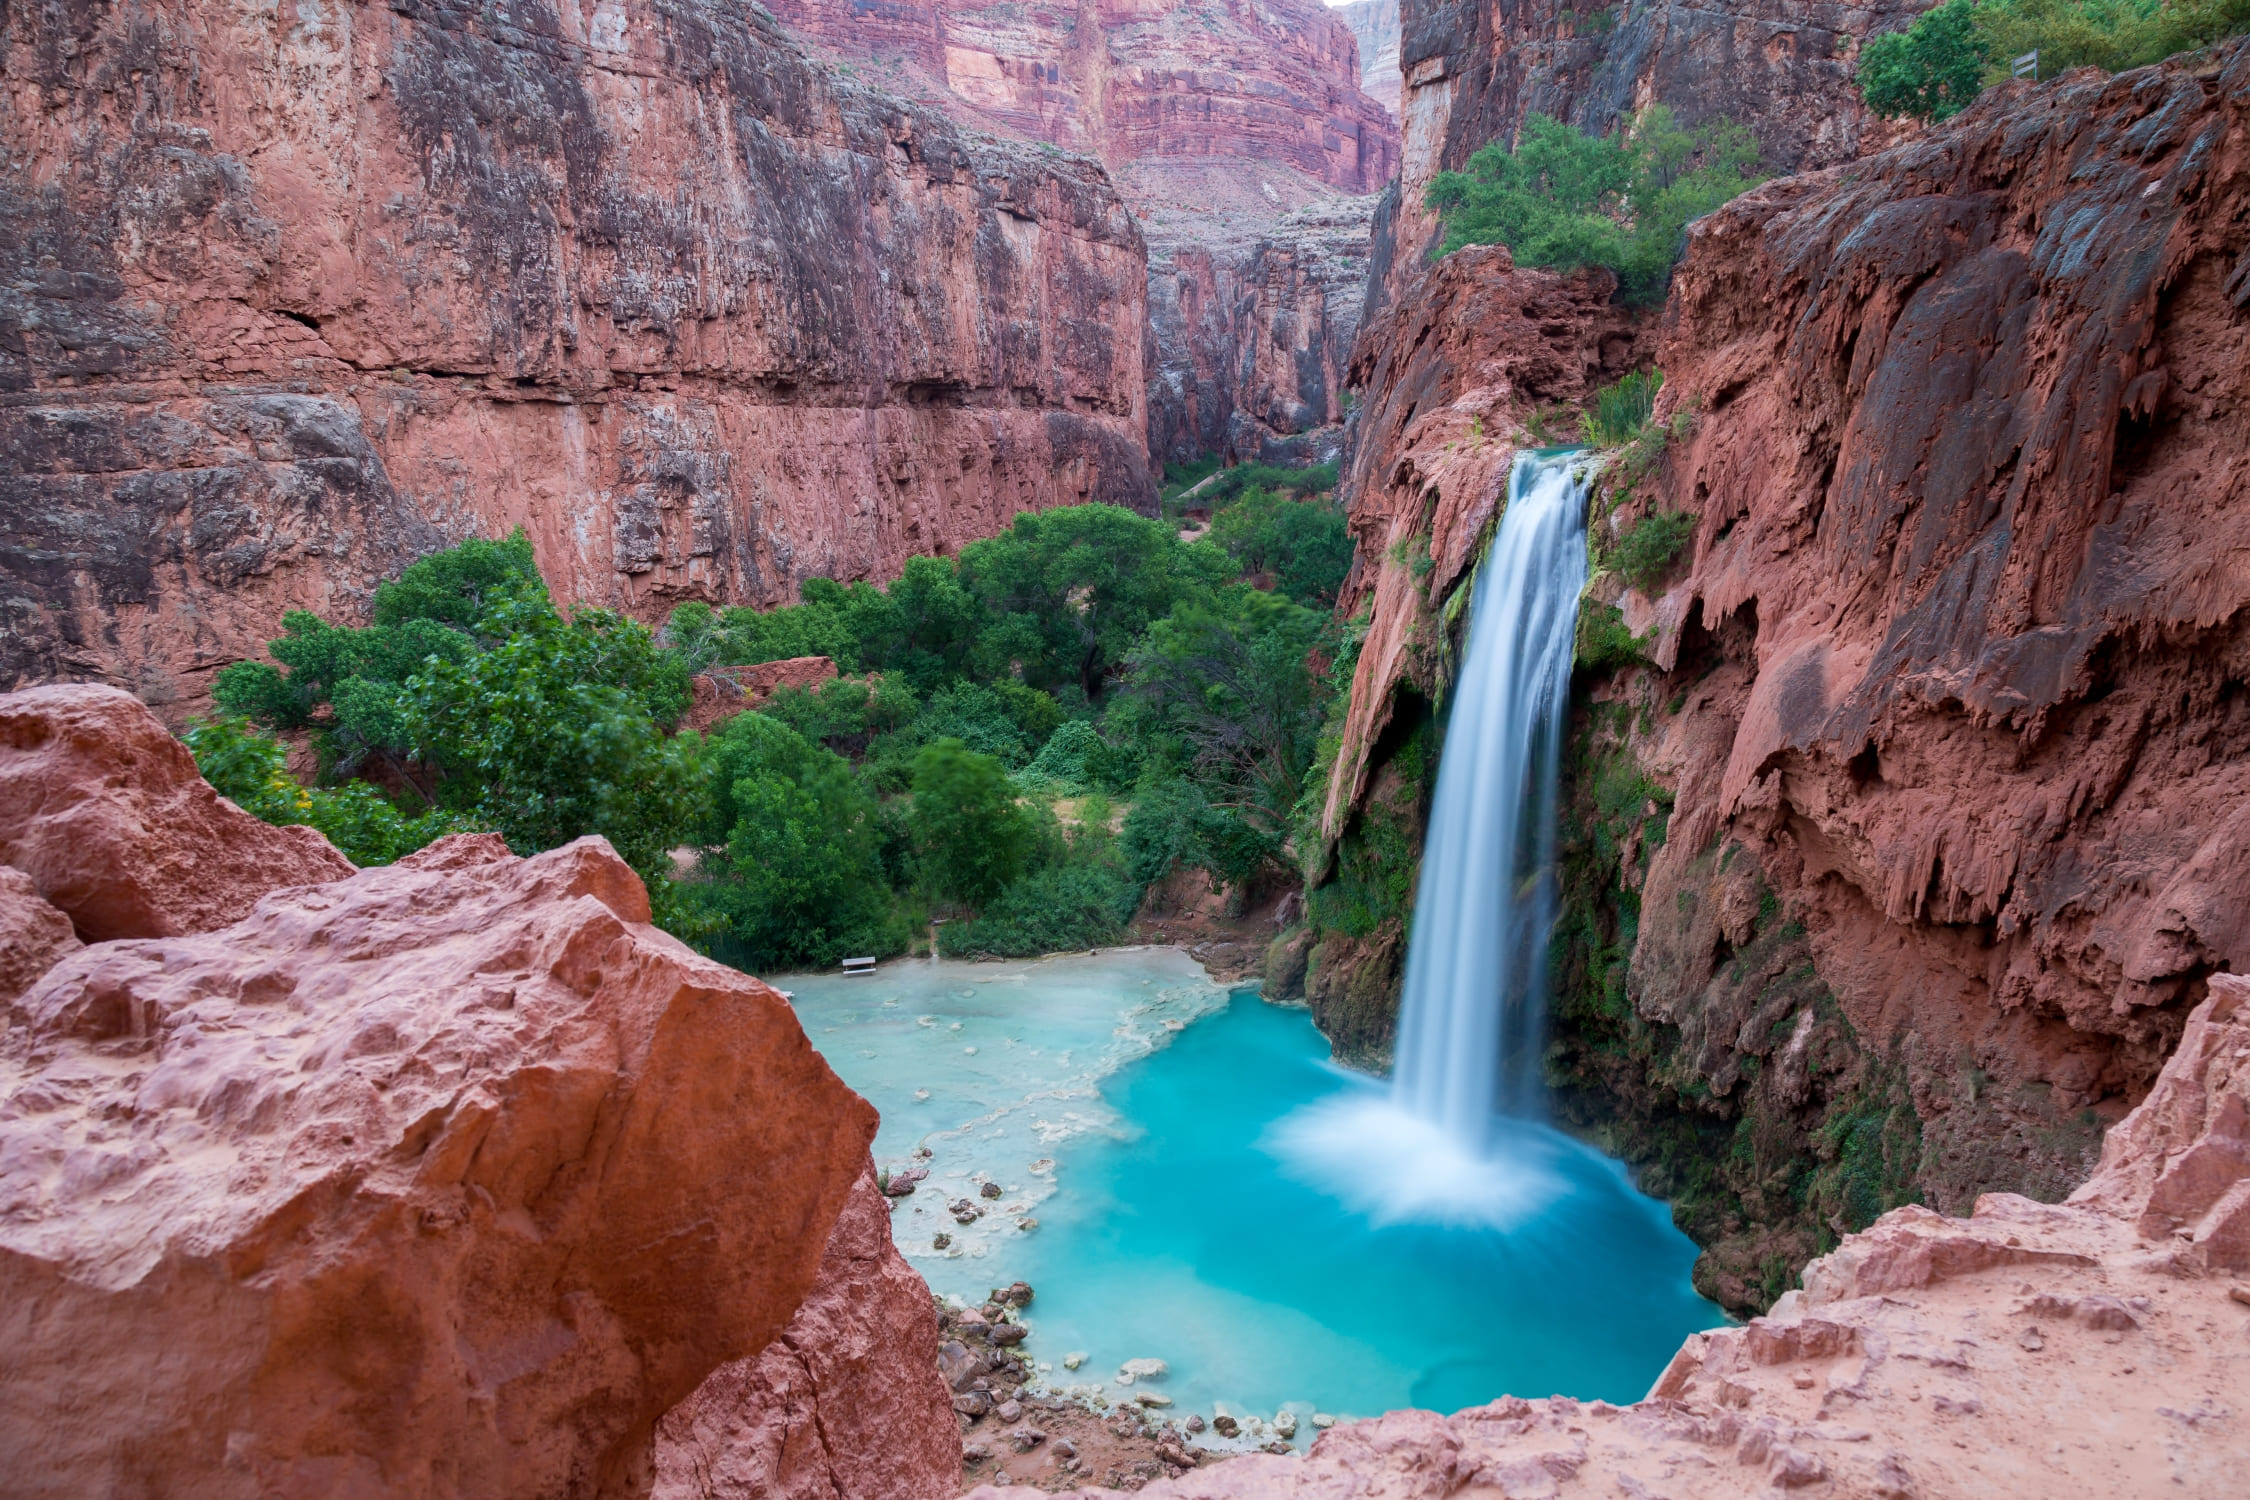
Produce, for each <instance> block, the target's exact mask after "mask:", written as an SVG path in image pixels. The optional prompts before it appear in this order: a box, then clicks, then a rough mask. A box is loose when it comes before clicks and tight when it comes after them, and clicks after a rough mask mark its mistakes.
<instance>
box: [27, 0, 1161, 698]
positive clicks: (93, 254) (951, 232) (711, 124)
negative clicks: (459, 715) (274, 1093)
mask: <svg viewBox="0 0 2250 1500" xmlns="http://www.w3.org/2000/svg"><path fill="white" fill-rule="evenodd" d="M0 67H4V78H5V86H6V88H7V90H8V94H9V99H10V104H9V107H8V109H7V110H6V112H5V114H4V116H0V141H4V142H5V145H6V148H7V165H6V167H5V169H4V171H5V178H4V180H0V265H4V268H5V274H4V275H0V281H4V282H5V283H6V285H7V286H8V288H9V290H8V292H7V293H6V294H5V297H4V298H0V453H4V454H5V460H4V461H0V496H4V497H5V498H4V499H0V533H4V535H5V541H4V543H0V569H4V570H5V574H6V578H7V583H8V592H9V595H10V603H9V605H8V609H9V611H10V618H9V620H8V628H7V630H6V632H5V634H4V636H0V685H6V684H12V683H16V682H22V681H36V680H39V679H41V678H49V677H57V676H99V677H105V678H108V679H110V680H112V681H116V682H119V683H122V684H125V685H128V686H132V687H134V688H136V689H137V690H139V691H140V692H141V693H142V694H143V695H144V696H146V697H147V698H149V699H150V700H151V701H155V702H165V701H171V700H176V699H191V700H192V699H194V698H196V697H197V696H198V695H200V693H201V692H202V691H203V690H204V689H205V687H206V685H207V682H208V678H207V675H206V674H207V673H208V672H209V671H210V670H212V669H214V668H216V667H217V666H219V665H222V664H224V663H225V662H227V661H230V660H233V659H237V658H240V657H243V656H248V655H254V654H256V652H257V651H258V650H259V648H260V647H261V645H262V642H263V640H264V639H265V638H266V637H267V636H269V635H272V634H275V633H277V631H278V623H279V617H280V614H281V612H282V611H283V610H284V609H285V608H289V607H307V608H313V609H317V610H320V611H322V612H324V613H327V614H330V615H334V616H341V617H346V618H349V617H352V616H353V615H354V614H355V612H356V610H357V609H358V607H359V605H360V603H361V601H362V600H363V599H364V598H365V596H366V594H367V592H368V591H369V589H370V588H371V586H372V585H373V583H375V582H376V581H378V580H380V579H381V578H382V577H384V576H386V575H387V574H389V573H393V572H395V571H396V570H397V569H398V568H399V567H401V566H402V565H404V564H405V563H406V562H408V561H411V560H412V559H413V558H414V557H415V556H417V555H419V554H421V553H423V552H426V551H428V550H430V549H432V548H435V547H437V546H439V545H442V544H443V543H445V542H446V541H448V540H451V539H454V538H458V537H460V536H463V535H467V534H470V533H483V534H496V533H500V532H504V531H505V530H506V529H507V528H509V527H512V526H515V525H519V524H520V525H523V526H525V527H526V528H527V529H528V530H529V531H530V533H531V535H532V538H533V542H534V545H535V547H536V549H537V551H538V555H539V561H540V565H541V567H542V569H543V570H544V571H545V572H546V574H547V576H548V579H549V581H550V582H551V583H552V584H553V585H554V587H555V589H556V591H557V592H558V594H560V595H563V596H566V597H577V598H582V599H587V600H591V601H594V602H599V603H607V604H616V605H622V606H624V607H627V608H629V609H633V610H635V611H638V612H642V613H656V612H661V611H662V610H664V609H666V608H667V607H668V606H669V603H670V602H671V601H672V600H674V599H676V598H679V597H682V596H689V595H693V596H700V597H706V598H712V599H717V600H721V601H737V602H748V603H755V604H772V603H778V602H782V601H785V600H787V599H789V598H791V597H793V595H794V590H795V587H796V584H797V583H798V581H799V580H801V579H803V578H806V577H810V576H815V575H820V576H834V577H840V578H856V577H871V578H882V577H885V576H888V575H890V574H893V573H895V572H896V570H897V569H898V567H899V566H900V564H901V562H902V560H903V559H904V558H906V557H907V556H910V555H912V554H914V553H917V552H931V551H942V550H945V549H948V548H951V547H953V546H956V545H958V544H959V543H960V542H962V541H964V540H967V539H971V538H974V537H977V536H982V535H986V534H989V533H990V532H992V531H994V530H996V529H998V528H999V527H1001V526H1002V525H1004V524H1005V523H1006V522H1007V520H1008V519H1009V517H1011V516H1012V515H1013V514H1014V513H1015V512H1017V511H1018V510H1022V509H1035V508H1039V507H1042V506H1046V505H1051V504H1056V503H1062V502H1067V501H1076V500H1088V499H1101V500H1110V501H1116V502H1119V503H1124V504H1135V505H1138V504H1145V503H1149V502H1150V501H1151V500H1152V498H1153V494H1152V491H1151V488H1150V485H1149V480H1148V470H1147V464H1146V458H1145V447H1144V428H1145V417H1144V412H1143V403H1144V401H1145V379H1144V375H1143V369H1142V336H1143V327H1144V324H1145V321H1146V319H1145V295H1146V293H1145V276H1146V266H1145V252H1144V250H1143V248H1142V242H1141V238H1140V234H1139V232H1138V230H1137V228H1136V227H1135V226H1134V224H1133V222H1132V220H1131V217H1130V216H1129V215H1128V214H1127V213H1126V212H1125V210H1124V207H1123V205H1122V204H1121V203H1120V201H1119V199H1118V198H1117V196H1116V193H1115V192H1114V190H1113V189H1112V188H1111V187H1110V185H1109V184H1108V183H1107V182H1106V181H1105V180H1104V179H1103V177H1102V175H1101V173H1100V171H1099V170H1098V169H1097V168H1095V167H1093V166H1092V165H1090V164H1088V163H1084V162H1078V161H1073V160H1069V159H1065V158H1055V157H1050V156H1047V155H1043V154H1041V153H1040V152H1038V151H1036V150H1034V149H1032V148H1030V147H1027V146H1025V145H1023V144H1021V143H1010V142H1004V141H994V140H990V139H986V138H983V137H979V136H976V135H973V134H970V133H967V132H965V131H963V130H962V129H961V128H959V127H958V126H956V125H954V124H952V123H950V122H949V121H948V120H947V119H946V117H945V116H944V115H943V114H941V113H939V112H937V111H933V110H930V109H927V108H920V107H916V106H913V105H910V104H907V103H904V102H902V101H900V100H898V99H896V98H893V97H891V96H889V95H886V94H883V93H880V92H878V91H875V90H873V89H870V88H868V87H865V86H863V85H862V84H859V83H857V82H853V81H849V80H844V79H840V78H839V77H837V76H836V75H835V74H834V73H833V72H832V71H830V70H828V69H827V68H825V67H824V66H823V65H820V64H817V63H815V62H813V61H811V60H809V59H808V58H807V57H806V56H805V55H804V54H803V52H802V51H801V50H800V49H799V48H798V47H797V46H796V45H795V44H794V43H792V42H791V41H790V40H789V39H787V38H786V37H785V36H784V34H783V33H782V32H781V31H780V29H779V28H778V27H777V26H776V25H775V24H774V23H773V22H772V21H771V20H770V18H768V17H767V16H766V15H765V14H764V13H763V12H762V11H760V10H759V9H758V8H757V7H754V6H750V7H741V6H713V5H708V4H704V3H701V0H689V3H686V4H679V5H670V4H667V5H662V6H650V5H646V4H642V3H639V0H630V3H625V4H612V5H603V6H599V7H595V8H592V9H584V10H581V9H578V8H574V7H569V6H565V7H562V8H560V9H556V8H551V7H548V6H546V5H544V4H540V3H534V4H531V5H529V6H522V5H518V6H510V7H497V8H496V7H493V6H490V5H486V4H483V3H481V0H429V3H424V0H412V3H401V4H396V5H388V6H386V5H376V4H369V3H346V4H343V5H341V6H338V7H329V8H323V9H318V10H304V9H301V8H300V9H284V10H283V11H281V12H278V13H276V14H275V15H274V16H273V17H271V18H269V19H267V20H263V21H259V22H257V23H255V24H252V23H248V22H244V21H243V20H242V19H241V18H240V17H238V16H236V15H235V14H234V13H233V12H231V11H228V10H226V9H224V8H223V7H218V6H215V5H212V4H209V3H206V0H158V3H154V4H150V5H141V6H135V7H131V8H112V7H106V6H86V7H76V8H68V7H66V8H63V9H55V8H51V7H50V8H48V9H43V10H42V9H37V8H33V9H28V10H27V9H24V8H22V7H17V8H15V9H13V10H11V11H9V12H8V13H7V16H6V18H5V21H4V23H0Z"/></svg>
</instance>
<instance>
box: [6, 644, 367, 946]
mask: <svg viewBox="0 0 2250 1500" xmlns="http://www.w3.org/2000/svg"><path fill="white" fill-rule="evenodd" d="M0 865H10V866H13V867H14V868H16V869H18V870H20V871H22V872H23V873H24V874H26V875H28V876H29V877H31V880H32V882H33V884H34V885H35V886H36V888H37V893H38V894H39V895H40V896H41V897H43V898H44V899H45V900H46V901H47V902H49V903H51V904H52V905H53V906H55V907H56V908H58V909H60V910H61V911H62V912H63V913H64V914H65V915H66V916H68V917H69V918H70V921H71V924H72V925H73V926H74V927H75V928H76V929H77V933H78V936H79V937H81V938H83V939H84V940H85V941H87V942H102V941H105V940H107V939H112V938H153V937H177V936H182V935H185V934H188V933H197V932H210V931H212V930H213V929H215V928H220V927H225V926H228V925H229V924H231V923H234V922H238V921H240V920H241V919H242V918H243V917H246V916H248V915H249V913H250V908H251V907H252V906H254V905H256V904H257V902H258V899H259V898H260V897H261V896H264V895H265V894H266V893H267V892H269V891H273V890H277V889H280V888H283V887H286V886H297V885H317V884H320V883H322V882H324V881H330V880H339V879H342V878H343V877H344V876H346V875H349V874H351V873H352V864H351V861H349V860H347V859H345V858H344V856H343V855H341V854H338V853H337V852H336V850H335V849H334V848H333V847H331V846H330V844H329V843H328V841H327V840H326V839H324V838H322V837H321V836H320V835H319V834H317V833H315V832H313V831H312V830H311V829H309V828H276V827H274V826H273V825H271V824H269V823H262V822H260V821H259V820H258V819H256V818H253V817H251V816H250V815H249V814H248V813H246V812H244V811H242V810H241V809H240V808H238V807H236V806H235V805H234V804H233V803H231V802H229V801H227V800H226V799H225V798H224V797H221V796H220V795H219V794H218V793H217V792H215V791H213V790H212V789H211V786H210V783H208V782H206V781H205V780H204V779H203V777H202V776H201V774H200V773H198V772H197V771H196V769H195V757H194V756H192V755H190V754H188V751H187V747H186V746H185V745H183V744H181V743H180V742H179V741H178V740H177V739H175V738H173V737H172V736H171V735H170V734H169V733H167V732H166V731H165V729H164V726H163V725H162V724H159V723H158V722H157V721H156V719H155V717H154V716H153V715H151V714H150V713H149V711H148V710H147V708H145V707H144V706H142V704H141V702H140V701H139V700H138V699H136V698H135V697H133V695H132V694H130V693H126V692H120V691H119V690H118V689H116V688H110V687H100V686H94V685H85V684H80V685H58V686H54V687H44V688H33V689H30V690H28V691H25V692H21V693H11V694H9V695H7V696H6V697H0Z"/></svg>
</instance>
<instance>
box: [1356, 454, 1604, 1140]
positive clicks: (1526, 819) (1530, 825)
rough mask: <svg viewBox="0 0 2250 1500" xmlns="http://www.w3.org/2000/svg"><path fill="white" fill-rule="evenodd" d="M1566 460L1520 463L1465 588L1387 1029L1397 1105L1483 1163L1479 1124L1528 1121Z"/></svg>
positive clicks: (1567, 531) (1548, 898)
mask: <svg viewBox="0 0 2250 1500" xmlns="http://www.w3.org/2000/svg"><path fill="white" fill-rule="evenodd" d="M1587 482H1588V481H1587V477H1586V473H1585V469H1584V466H1583V465H1581V464H1579V463H1578V462H1577V461H1576V458H1575V455H1571V454H1563V455H1540V454H1536V453H1521V454H1518V455H1517V456H1516V462H1515V467H1514V469H1513V470H1512V471H1510V473H1509V475H1508V508H1507V511H1506V512H1505V513H1504V514H1503V515H1502V516H1501V518H1500V534H1499V535H1498V536H1497V537H1495V538H1494V539H1493V543H1492V550H1491V552H1490V553H1489V554H1488V555H1487V556H1486V558H1485V560H1484V565H1483V567H1482V569H1481V570H1480V571H1479V573H1478V575H1477V579H1476V585H1475V586H1476V594H1475V596H1474V597H1473V598H1472V600H1471V601H1470V608H1471V614H1470V619H1469V641H1468V647H1467V649H1466V650H1465V651H1464V652H1463V653H1462V659H1461V669H1460V673H1459V679H1458V686H1457V687H1456V688H1455V689H1454V701H1453V711H1452V715H1451V717H1450V718H1449V719H1448V720H1447V721H1446V729H1445V753H1444V756H1443V757H1442V758H1441V759H1440V761H1439V763H1438V784H1437V798H1436V801H1435V802H1434V803H1433V805H1432V806H1431V809H1430V831H1429V837H1428V840H1427V841H1426V843H1425V844H1424V846H1423V853H1422V878H1421V883H1420V885H1419V886H1418V888H1417V892H1418V893H1417V895H1416V897H1415V908H1414V925H1413V930H1412V932H1411V934H1410V936H1409V940H1408V944H1407V950H1406V988H1405V993H1404V996H1403V1000H1402V1005H1401V1010H1400V1016H1399V1043H1398V1073H1397V1078H1396V1081H1395V1082H1394V1084H1393V1091H1394V1095H1395V1097H1396V1099H1397V1101H1398V1103H1399V1104H1400V1105H1401V1106H1402V1107H1404V1108H1406V1109H1407V1110H1410V1111H1411V1112H1413V1113H1414V1114H1416V1115H1419V1116H1421V1117H1422V1118H1423V1119H1426V1120H1429V1121H1431V1122H1432V1123H1433V1124H1436V1125H1437V1126H1439V1127H1440V1128H1441V1129H1443V1130H1444V1131H1445V1133H1446V1134H1447V1135H1448V1136H1450V1137H1451V1138H1452V1139H1453V1140H1454V1141H1455V1142H1457V1143H1459V1144H1460V1145H1461V1146H1463V1147H1465V1148H1467V1149H1469V1150H1471V1151H1476V1150H1479V1149H1481V1148H1482V1146H1483V1144H1484V1140H1485V1134H1486V1131H1487V1128H1488V1125H1489V1122H1490V1121H1491V1118H1492V1116H1493V1114H1494V1113H1495V1112H1496V1111H1497V1112H1500V1113H1506V1114H1514V1115H1525V1114H1534V1113H1537V1112H1538V1105H1539V1101H1540V1099H1541V1098H1542V1096H1543V1088H1542V1085H1541V1080H1540V1053H1541V1051H1542V1049H1543V1048H1544V1046H1545V1043H1546V1013H1547V1007H1546V993H1545V991H1546V977H1547V973H1546V970H1547V938H1548V934H1549V932H1550V931H1551V930H1552V928H1553V927H1554V924H1555V910H1556V889H1555V879H1554V862H1555V797H1556V785H1557V781H1558V779H1559V775H1560V771H1561V760H1562V732H1563V720H1564V718H1565V716H1566V715H1565V712H1564V709H1565V705H1566V700H1567V698H1568V696H1569V692H1570V662H1571V651H1572V646H1573V643H1574V639H1575V633H1576V629H1577V623H1578V596H1579V593H1580V591H1581V590H1583V589H1584V588H1585V586H1586V485H1587Z"/></svg>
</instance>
